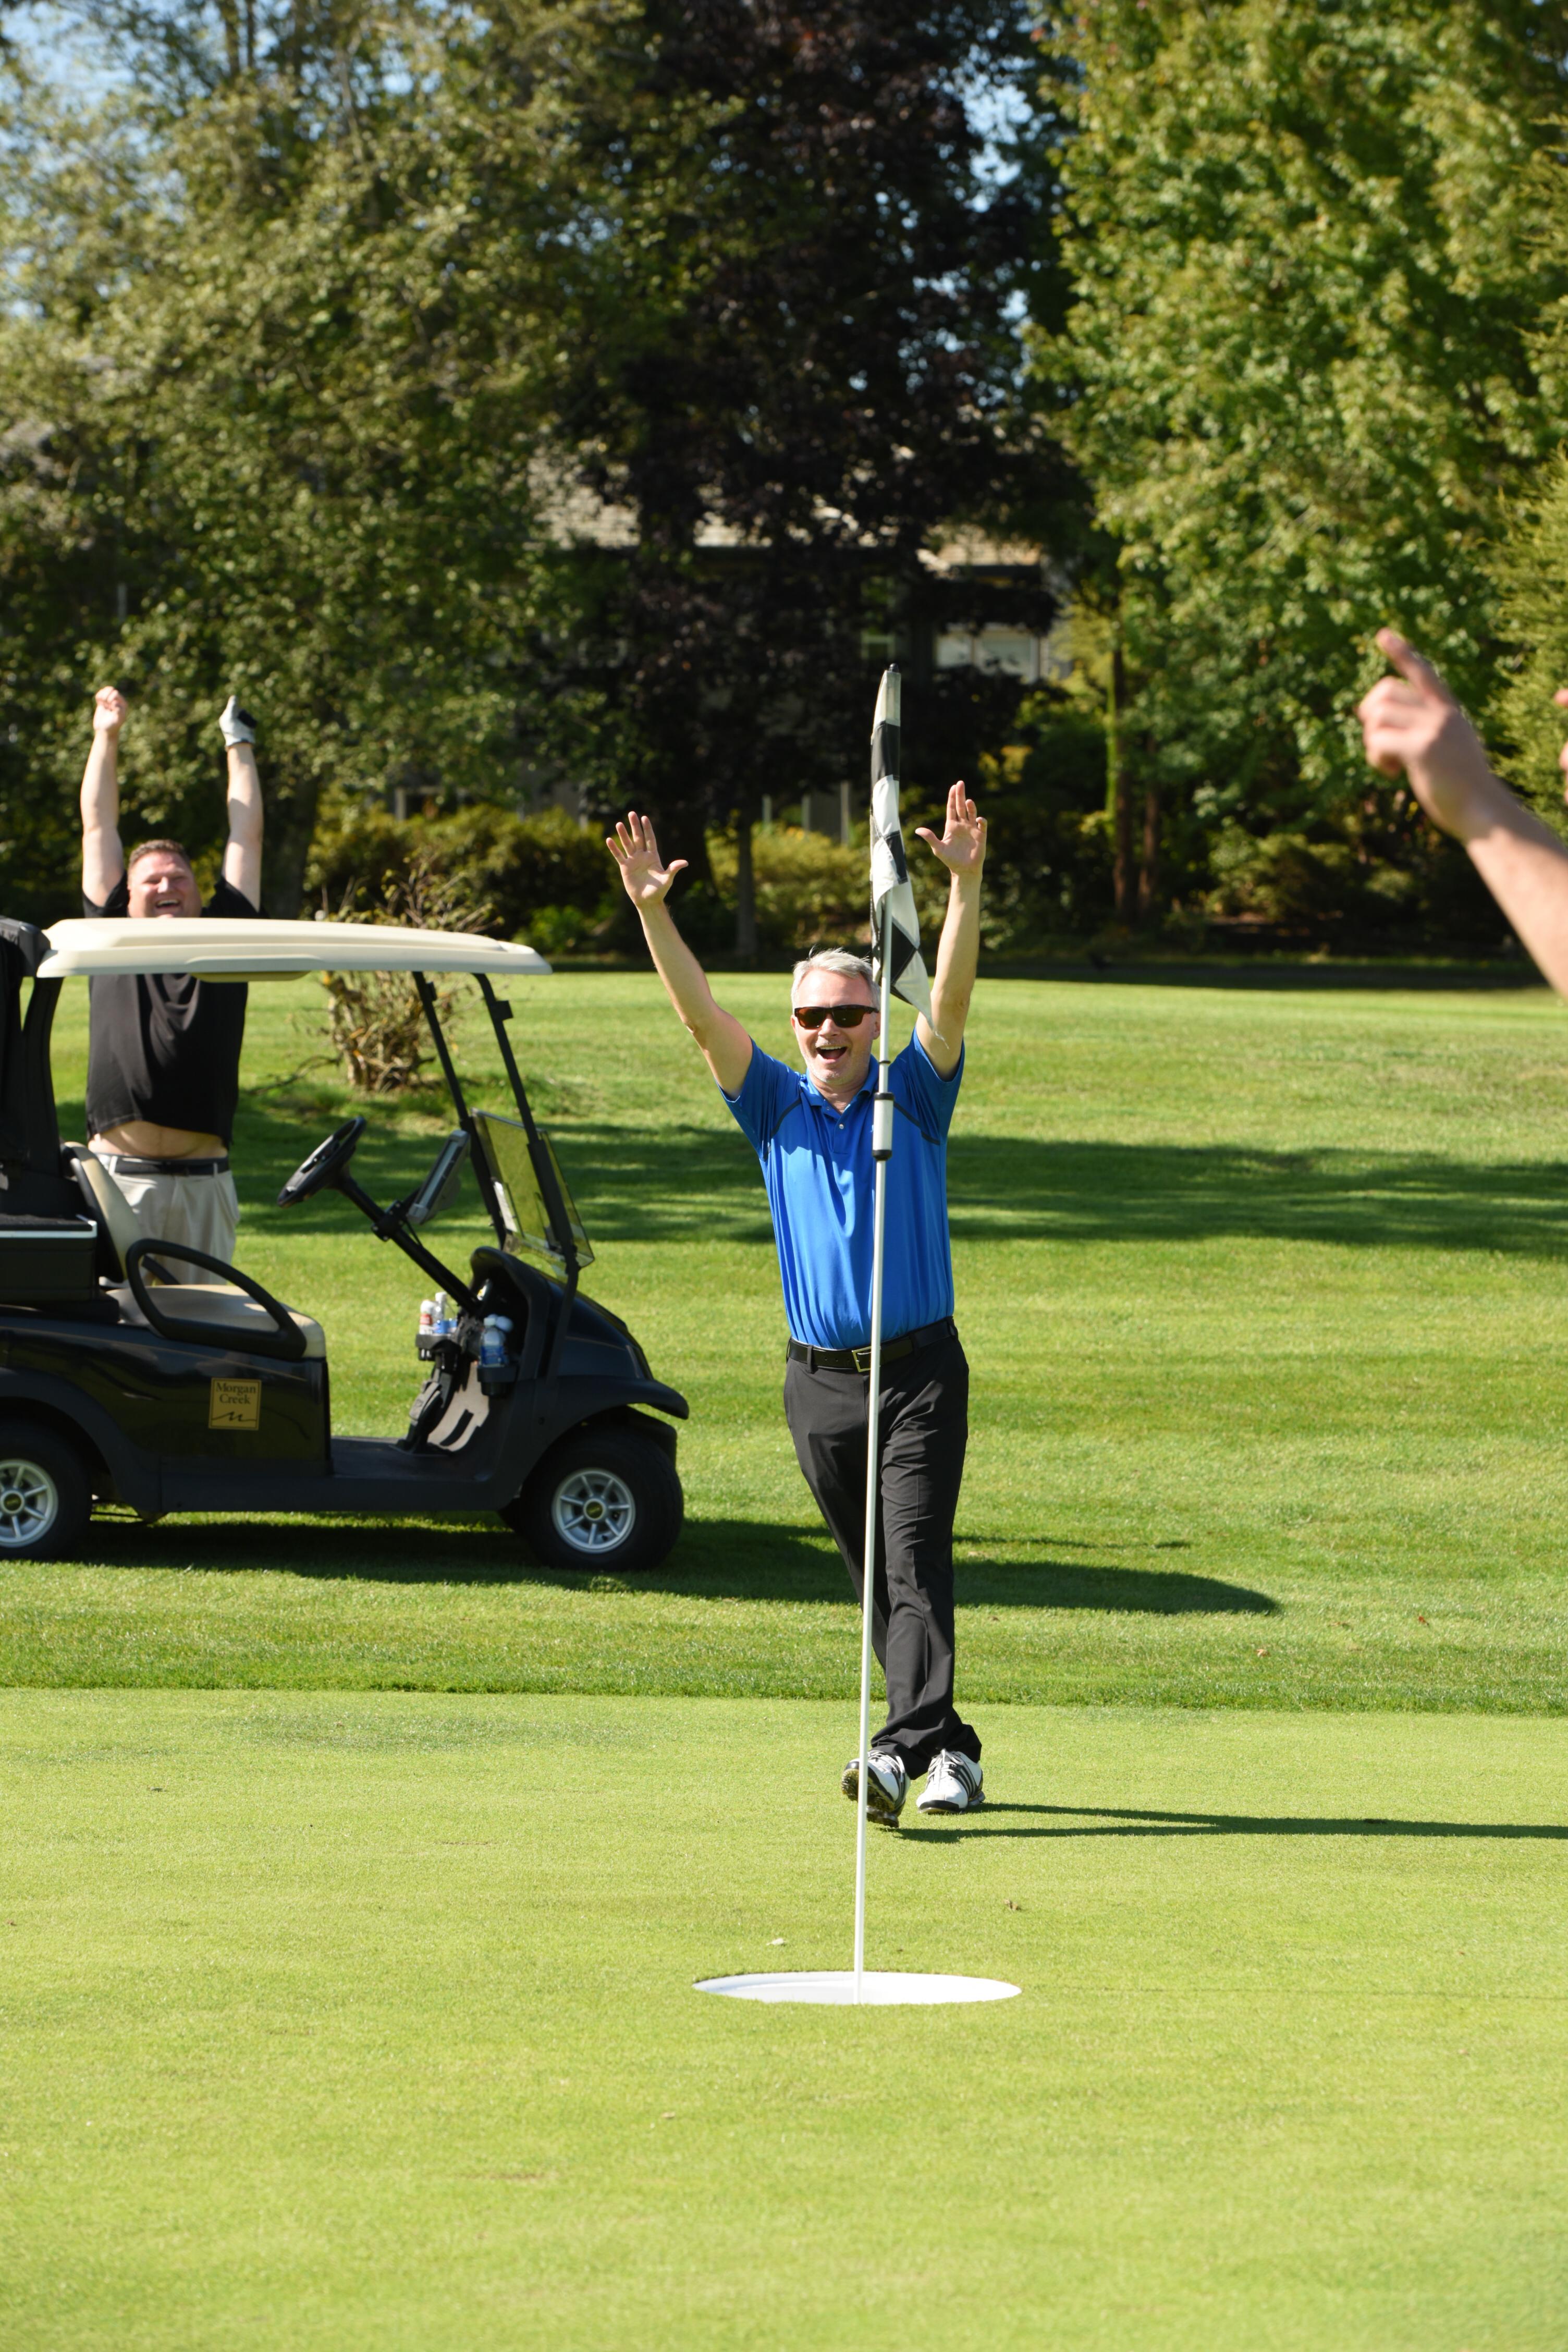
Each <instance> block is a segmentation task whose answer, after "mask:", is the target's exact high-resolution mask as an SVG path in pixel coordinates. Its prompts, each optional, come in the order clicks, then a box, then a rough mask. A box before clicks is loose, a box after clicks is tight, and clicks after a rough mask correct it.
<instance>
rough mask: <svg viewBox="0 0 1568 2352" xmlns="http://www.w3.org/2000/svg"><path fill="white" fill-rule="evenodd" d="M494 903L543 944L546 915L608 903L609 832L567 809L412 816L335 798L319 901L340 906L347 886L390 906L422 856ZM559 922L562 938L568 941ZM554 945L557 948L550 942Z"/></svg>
mask: <svg viewBox="0 0 1568 2352" xmlns="http://www.w3.org/2000/svg"><path fill="white" fill-rule="evenodd" d="M416 860H417V861H421V862H422V863H423V864H424V866H425V867H426V870H427V871H428V872H429V873H430V875H432V876H433V877H437V876H438V877H441V878H442V879H443V880H444V881H447V882H448V883H449V884H450V885H451V886H452V887H455V888H456V889H458V891H459V892H461V893H462V894H463V895H464V896H465V897H466V898H468V899H471V900H477V901H481V902H483V904H484V905H485V906H486V907H487V908H489V920H490V923H491V925H493V927H494V928H495V929H497V930H499V931H500V933H501V934H502V935H503V936H505V937H507V938H516V937H518V936H519V935H520V934H521V933H522V932H524V931H526V932H527V933H528V936H529V938H530V940H532V941H533V943H534V944H535V945H536V946H541V947H542V945H543V942H542V938H541V936H540V933H539V927H538V918H539V917H540V916H541V915H542V914H545V913H547V912H548V913H551V914H554V915H556V916H557V917H559V916H561V915H562V913H563V911H564V912H565V914H566V915H567V917H568V918H570V916H571V914H572V912H573V910H582V909H601V908H602V903H603V902H604V901H605V900H606V899H608V898H609V896H610V893H611V890H612V888H613V887H614V883H615V875H614V871H613V869H612V867H611V865H610V860H609V857H608V856H607V855H606V853H605V845H604V841H603V839H602V838H601V836H600V835H598V834H596V833H595V832H592V831H589V830H586V829H584V827H583V826H582V825H579V824H574V822H573V820H572V819H571V818H570V817H569V816H567V815H566V814H565V813H564V811H563V810H561V809H547V810H545V811H543V812H542V814H540V815H538V816H530V817H523V816H519V815H518V814H516V813H515V811H513V810H511V809H504V808H497V807H494V806H493V805H487V804H485V803H475V804H473V805H470V806H468V807H467V808H461V809H458V810H455V811H453V812H452V813H451V814H447V815H440V814H433V813H426V814H424V815H421V816H416V817H409V818H406V819H404V820H399V819H398V818H396V817H395V816H392V815H390V814H388V813H387V812H386V810H384V809H383V808H377V807H374V806H371V807H367V806H365V805H363V803H353V802H351V801H350V800H348V799H347V798H346V797H345V796H343V795H341V794H338V795H333V796H331V798H330V799H329V802H328V804H327V807H326V809H325V811H324V813H323V819H322V823H321V826H320V828H319V829H318V832H317V835H316V838H315V841H314V843H313V845H312V846H311V851H310V864H309V866H308V867H307V869H306V887H307V891H308V894H309V896H310V898H311V899H312V900H315V901H318V902H319V903H320V904H321V905H322V906H325V907H328V908H336V906H337V904H338V902H339V900H340V899H341V898H342V897H343V896H344V894H345V893H348V892H352V893H353V895H354V897H355V898H356V899H357V900H358V902H359V903H360V904H362V905H366V906H369V907H373V908H377V907H379V908H387V907H390V906H391V904H392V903H393V901H394V899H395V895H396V893H397V891H398V889H399V888H400V887H401V885H402V881H403V877H405V875H406V874H407V872H408V871H409V869H410V867H411V866H412V865H413V864H414V863H415V862H416ZM561 930H562V926H561V924H560V922H559V921H557V923H556V924H555V926H554V927H553V929H552V944H553V945H555V946H557V947H559V946H560V944H561ZM544 952H546V953H548V952H549V950H548V949H546V950H544Z"/></svg>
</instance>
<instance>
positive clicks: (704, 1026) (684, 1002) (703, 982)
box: [637, 898, 719, 1045]
mask: <svg viewBox="0 0 1568 2352" xmlns="http://www.w3.org/2000/svg"><path fill="white" fill-rule="evenodd" d="M637 913H638V915H639V916H640V918H641V919H642V929H643V937H644V939H645V940H647V951H648V953H649V955H650V956H652V958H653V963H654V970H655V971H657V972H658V976H659V978H660V980H662V981H663V982H664V985H665V992H666V993H667V994H668V998H669V1001H670V1003H671V1004H673V1005H674V1007H675V1009H676V1011H677V1013H679V1015H680V1018H681V1019H682V1021H684V1022H685V1024H686V1026H687V1027H688V1028H689V1030H690V1032H691V1034H692V1035H693V1036H694V1037H695V1038H696V1040H697V1042H698V1044H699V1045H702V1044H703V1042H704V1039H705V1034H706V1033H707V1031H708V1029H709V1028H710V1025H711V1024H712V1022H713V1020H714V1017H715V1015H717V1014H718V1013H719V1006H718V1004H717V1003H716V1002H715V1000H714V995H713V991H712V989H711V988H710V986H709V984H708V975H707V973H706V972H705V971H703V969H702V966H701V965H700V963H699V962H698V961H697V958H696V957H695V956H694V955H693V954H692V952H691V950H690V949H689V947H688V946H687V944H686V941H685V940H683V939H682V938H681V936H680V933H679V931H678V930H677V929H676V928H675V918H674V916H673V915H672V914H671V913H670V911H669V908H668V907H667V906H666V904H665V902H664V900H663V899H662V898H660V899H659V900H658V902H657V904H655V905H653V906H649V907H639V908H637Z"/></svg>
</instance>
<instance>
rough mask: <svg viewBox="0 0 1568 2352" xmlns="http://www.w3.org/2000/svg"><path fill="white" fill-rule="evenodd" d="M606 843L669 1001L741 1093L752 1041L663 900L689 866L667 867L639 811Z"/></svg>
mask: <svg viewBox="0 0 1568 2352" xmlns="http://www.w3.org/2000/svg"><path fill="white" fill-rule="evenodd" d="M605 848H606V849H607V850H608V851H609V853H610V856H612V857H613V858H614V859H615V861H616V865H617V866H619V867H620V869H621V883H622V887H623V888H624V889H625V891H626V896H627V898H629V899H630V900H631V902H632V904H633V906H634V907H635V908H637V914H638V917H639V919H640V920H641V923H642V928H643V937H644V939H645V940H647V946H648V953H649V954H650V955H651V956H652V958H653V961H654V965H655V968H656V970H657V971H658V976H659V978H660V980H662V981H663V982H664V985H665V988H666V990H667V992H668V996H669V1001H670V1003H672V1004H673V1005H674V1007H675V1009H676V1011H677V1013H679V1015H680V1017H681V1019H682V1021H684V1022H685V1024H686V1025H687V1027H688V1028H689V1030H690V1032H691V1034H692V1035H693V1036H694V1037H695V1038H696V1040H697V1042H698V1044H699V1045H700V1046H701V1048H702V1054H703V1058H704V1059H705V1061H706V1062H707V1064H708V1066H709V1068H710V1070H711V1071H712V1073H713V1076H715V1077H716V1078H717V1079H718V1081H719V1084H720V1085H721V1087H723V1089H724V1092H725V1093H726V1094H727V1095H738V1094H739V1093H740V1091H741V1087H742V1081H743V1080H744V1078H745V1075H746V1072H747V1071H748V1070H749V1069H750V1068H751V1066H752V1041H751V1038H750V1037H749V1036H748V1035H747V1034H746V1032H745V1030H744V1029H742V1026H741V1024H740V1023H739V1022H738V1021H737V1020H736V1018H735V1016H734V1014H733V1013H726V1012H725V1011H724V1008H723V1006H722V1005H721V1004H717V1003H715V1002H714V999H713V991H712V990H711V989H710V987H709V985H708V975H707V973H706V972H705V971H703V969H702V966H701V965H700V963H699V962H698V961H697V958H696V957H695V956H694V955H693V954H692V952H691V950H690V949H689V947H688V946H687V944H686V941H685V940H683V939H682V938H681V936H680V933H679V931H678V930H677V929H676V928H675V918H674V917H673V915H671V913H670V911H669V908H668V907H667V906H666V904H665V899H666V898H667V896H668V890H669V886H670V884H671V883H672V882H673V881H674V879H675V877H676V876H677V875H678V874H679V873H681V872H682V871H683V870H684V868H685V866H686V860H685V858H684V857H677V858H675V859H674V860H672V862H671V863H670V864H669V865H668V866H667V865H666V864H665V863H664V861H663V859H662V858H661V857H660V856H659V854H658V842H657V840H656V839H655V838H654V830H653V825H652V824H651V822H650V821H649V819H648V818H647V817H646V816H638V815H637V812H636V810H635V809H634V810H632V811H630V812H629V813H628V814H627V815H626V818H625V819H624V820H622V821H620V822H617V824H616V830H615V833H614V834H613V835H608V836H606V839H605Z"/></svg>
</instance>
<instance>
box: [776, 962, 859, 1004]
mask: <svg viewBox="0 0 1568 2352" xmlns="http://www.w3.org/2000/svg"><path fill="white" fill-rule="evenodd" d="M808 971H836V972H839V973H841V974H842V975H843V977H844V978H845V979H846V980H863V981H864V982H865V983H866V986H867V988H868V991H869V992H870V994H871V995H872V996H875V995H876V993H877V977H876V974H875V973H874V972H873V971H872V970H871V967H870V965H869V964H868V962H867V961H866V959H865V957H864V956H858V955H851V954H850V952H849V950H848V949H847V948H813V950H812V951H811V953H810V954H809V955H808V956H803V957H802V958H801V960H800V961H799V963H797V964H796V966H795V970H794V971H792V972H791V974H790V976H789V1001H790V1003H792V1004H793V1003H795V994H796V992H797V990H798V989H799V987H800V983H801V979H802V976H803V975H804V974H805V973H806V972H808Z"/></svg>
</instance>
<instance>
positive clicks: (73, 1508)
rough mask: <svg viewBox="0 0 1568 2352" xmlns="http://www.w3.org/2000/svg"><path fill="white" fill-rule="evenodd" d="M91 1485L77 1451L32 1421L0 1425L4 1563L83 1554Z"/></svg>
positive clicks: (0, 1540)
mask: <svg viewBox="0 0 1568 2352" xmlns="http://www.w3.org/2000/svg"><path fill="white" fill-rule="evenodd" d="M91 1516H92V1487H91V1485H90V1483H89V1478H88V1475H87V1469H86V1466H85V1465H84V1464H83V1462H82V1459H81V1457H80V1455H79V1454H78V1453H77V1451H76V1448H75V1447H74V1446H73V1445H71V1444H69V1443H68V1441H67V1440H66V1439H65V1438H63V1437H57V1436H56V1435H55V1433H54V1431H53V1430H52V1429H46V1428H44V1427H42V1426H41V1425H40V1423H37V1422H33V1421H0V1560H7V1559H69V1558H70V1557H71V1556H72V1555H73V1554H76V1555H79V1553H80V1551H81V1548H82V1538H83V1537H84V1536H85V1535H86V1533H87V1523H88V1521H89V1518H90V1517H91Z"/></svg>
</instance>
